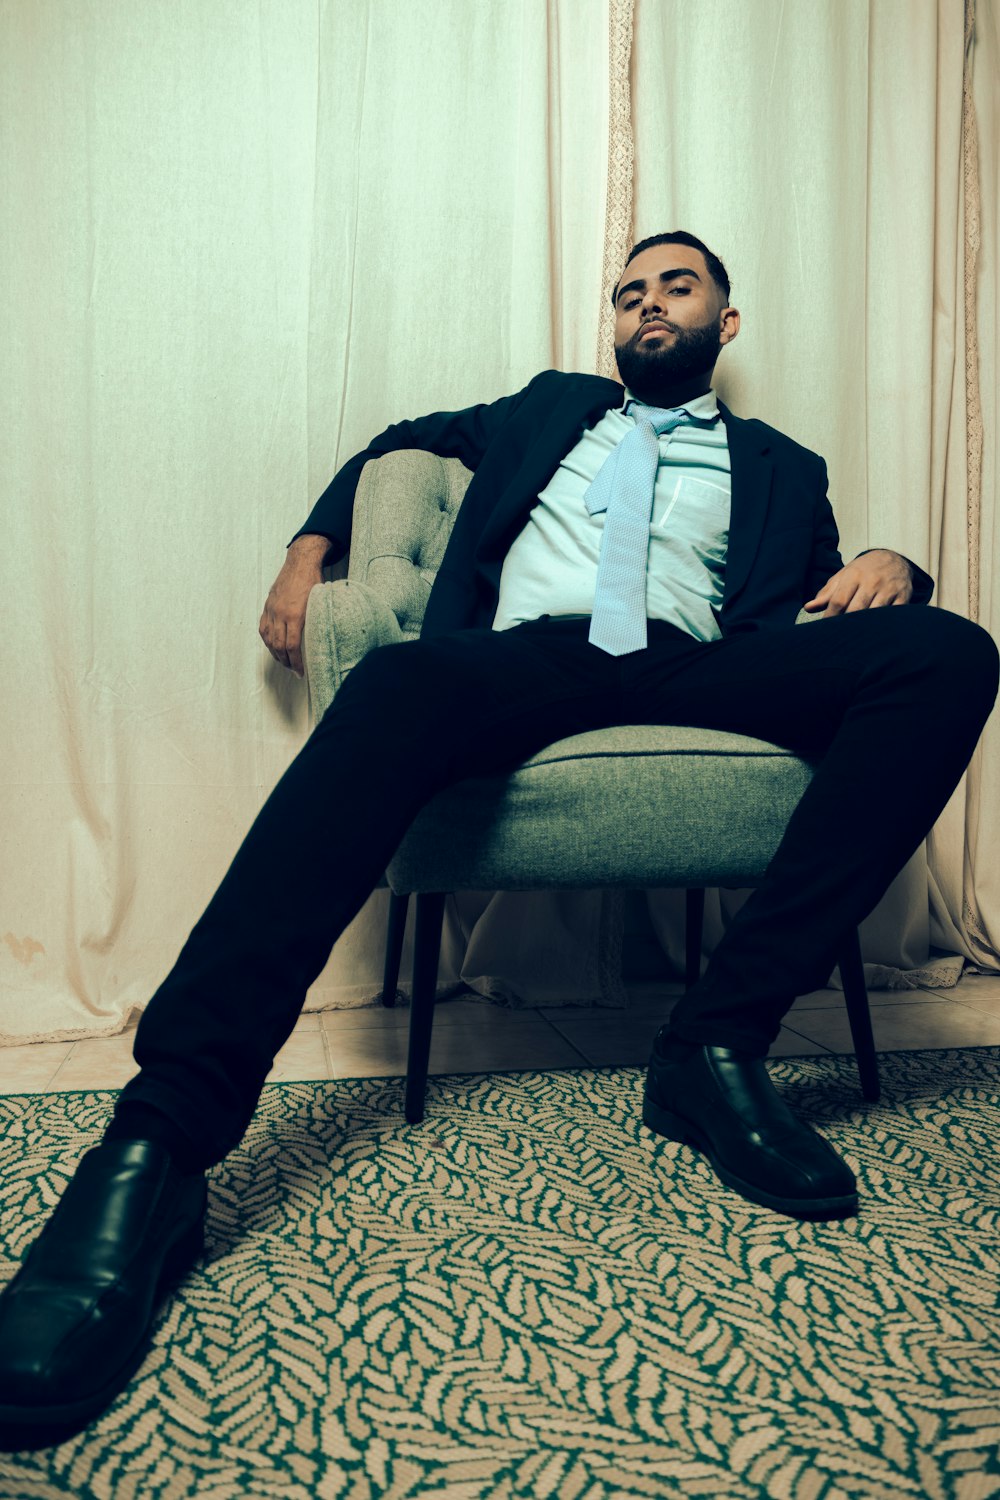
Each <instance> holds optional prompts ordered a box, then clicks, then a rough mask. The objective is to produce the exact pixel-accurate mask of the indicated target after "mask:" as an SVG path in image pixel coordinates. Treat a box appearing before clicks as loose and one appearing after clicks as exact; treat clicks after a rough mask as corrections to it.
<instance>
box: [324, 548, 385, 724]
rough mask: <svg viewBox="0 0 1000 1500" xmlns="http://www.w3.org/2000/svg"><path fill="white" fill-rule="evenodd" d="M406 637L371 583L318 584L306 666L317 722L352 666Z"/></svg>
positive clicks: (336, 581) (336, 582) (338, 580)
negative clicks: (376, 650)
mask: <svg viewBox="0 0 1000 1500" xmlns="http://www.w3.org/2000/svg"><path fill="white" fill-rule="evenodd" d="M403 639H404V636H403V632H402V630H401V628H400V624H399V621H398V620H397V619H396V616H395V614H394V613H393V611H392V610H391V609H390V608H389V605H388V604H387V603H386V602H385V600H384V599H383V598H382V596H381V594H378V593H376V591H375V590H374V589H373V588H369V586H368V584H366V583H351V582H350V581H349V580H348V579H346V578H338V579H337V580H335V582H333V583H318V584H317V585H316V587H315V588H314V589H312V590H311V591H310V594H309V599H308V601H307V603H306V623H305V629H304V631H303V633H302V665H303V667H304V669H305V676H306V684H307V686H308V689H309V712H310V715H311V717H312V721H313V723H314V724H318V723H319V721H320V719H321V718H322V717H323V715H324V714H325V713H326V711H327V709H328V708H329V707H330V704H331V703H332V702H333V699H334V696H335V695H336V693H337V690H338V688H339V687H340V686H341V684H342V683H343V681H344V678H345V677H346V676H347V674H348V672H349V671H350V670H351V668H352V667H356V666H357V664H358V662H359V661H360V660H361V658H362V657H363V656H365V655H366V654H367V653H368V652H369V651H371V650H373V649H374V648H375V647H376V646H385V645H388V644H389V643H390V642H392V641H401V640H403Z"/></svg>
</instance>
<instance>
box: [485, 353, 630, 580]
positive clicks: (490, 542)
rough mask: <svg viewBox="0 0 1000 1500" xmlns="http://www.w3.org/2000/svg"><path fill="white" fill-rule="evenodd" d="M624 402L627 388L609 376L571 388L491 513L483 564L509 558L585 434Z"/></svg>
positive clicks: (595, 377) (548, 414) (552, 410)
mask: <svg viewBox="0 0 1000 1500" xmlns="http://www.w3.org/2000/svg"><path fill="white" fill-rule="evenodd" d="M579 378H580V377H577V379H579ZM624 399H625V388H624V386H621V385H619V384H618V383H617V381H614V380H605V379H604V377H603V376H599V375H592V376H584V377H583V379H582V383H581V384H577V382H576V380H574V381H573V383H572V384H567V388H566V391H565V393H564V394H563V395H562V396H561V397H560V398H559V400H558V401H557V402H556V404H555V406H553V407H551V408H550V409H549V411H548V412H546V414H545V420H544V422H542V423H541V424H540V426H539V427H538V429H537V433H536V435H535V437H534V438H533V439H532V440H531V441H530V442H529V444H528V446H527V448H526V450H525V454H524V458H523V459H522V461H521V464H520V467H519V468H518V470H517V472H516V473H515V474H514V475H513V477H512V478H511V480H510V482H509V483H508V485H507V487H506V489H505V490H504V493H503V495H502V496H501V497H500V501H499V503H498V504H497V505H496V506H495V507H494V509H493V510H492V512H491V513H490V516H489V518H488V520H487V522H486V525H485V526H484V528H483V533H482V537H481V539H480V542H479V546H478V548H477V562H479V563H489V562H490V561H491V560H496V559H501V560H502V559H503V558H504V557H506V555H507V551H508V549H509V547H510V544H511V542H512V541H513V539H514V536H515V535H516V534H517V532H519V531H520V530H521V528H522V526H523V525H524V523H525V521H526V520H527V516H528V511H529V510H530V509H531V507H532V506H533V505H534V504H535V501H536V500H537V498H538V494H539V491H540V490H543V489H544V488H545V486H546V485H547V484H548V482H549V480H550V479H551V478H552V476H553V474H554V473H555V471H556V469H558V467H559V465H560V463H561V462H562V460H563V459H564V458H565V457H566V455H567V453H569V452H570V451H571V449H573V448H574V447H575V446H576V444H577V443H578V442H579V441H580V437H581V435H582V433H583V431H584V428H586V427H590V426H592V425H593V424H594V423H595V422H597V421H599V420H600V418H601V417H603V416H604V413H605V412H606V411H608V410H609V409H610V408H611V407H613V406H616V405H617V406H620V405H621V403H622V401H623V400H624Z"/></svg>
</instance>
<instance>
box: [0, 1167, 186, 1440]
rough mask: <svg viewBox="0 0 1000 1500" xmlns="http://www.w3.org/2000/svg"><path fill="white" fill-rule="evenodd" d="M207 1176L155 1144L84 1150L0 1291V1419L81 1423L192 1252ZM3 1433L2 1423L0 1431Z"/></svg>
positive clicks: (105, 1398) (14, 1424)
mask: <svg viewBox="0 0 1000 1500" xmlns="http://www.w3.org/2000/svg"><path fill="white" fill-rule="evenodd" d="M207 1198H208V1185H207V1182H206V1180H205V1174H204V1172H196V1173H194V1174H192V1175H190V1176H184V1175H182V1174H181V1173H180V1172H179V1171H178V1170H177V1168H176V1167H175V1166H174V1164H173V1161H172V1160H171V1157H170V1153H169V1152H168V1151H167V1149H166V1147H164V1146H161V1145H160V1144H159V1143H158V1142H156V1141H130V1140H118V1141H107V1142H104V1143H102V1144H101V1145H99V1146H95V1147H93V1148H92V1149H91V1150H90V1151H87V1152H86V1153H85V1154H84V1156H83V1157H81V1159H80V1163H79V1165H78V1167H77V1169H76V1172H75V1173H74V1175H73V1177H72V1178H71V1180H70V1182H69V1185H68V1186H67V1188H66V1191H65V1192H64V1193H63V1196H62V1198H61V1199H60V1200H59V1202H58V1203H57V1204H56V1207H55V1210H54V1212H53V1213H52V1215H51V1217H50V1218H49V1220H48V1222H47V1223H46V1225H45V1227H44V1228H43V1229H42V1232H41V1234H40V1235H39V1236H38V1237H37V1239H35V1241H34V1242H33V1243H32V1245H31V1246H30V1248H29V1250H28V1253H27V1255H26V1256H25V1259H24V1262H23V1264H22V1265H21V1267H20V1269H19V1270H18V1272H17V1273H16V1275H15V1276H14V1279H13V1280H12V1281H11V1282H10V1283H9V1284H8V1285H7V1286H6V1287H5V1288H4V1290H3V1292H2V1293H0V1424H3V1425H4V1428H5V1429H13V1430H15V1431H16V1432H18V1433H22V1434H23V1435H24V1437H25V1446H28V1441H27V1439H28V1438H29V1437H30V1436H31V1435H32V1434H34V1433H35V1431H36V1429H40V1428H49V1427H52V1428H59V1427H61V1426H63V1425H69V1426H71V1427H73V1428H79V1427H80V1426H83V1425H84V1424H85V1423H86V1422H87V1421H88V1420H89V1419H90V1418H91V1417H94V1416H96V1415H97V1414H98V1413H99V1412H101V1411H103V1410H104V1408H105V1407H106V1406H108V1405H110V1403H111V1401H112V1400H113V1399H114V1397H115V1396H116V1395H117V1394H118V1392H119V1391H120V1390H121V1389H122V1387H123V1386H124V1385H126V1384H127V1383H128V1381H129V1380H130V1379H131V1377H132V1375H133V1374H134V1373H135V1371H136V1370H137V1369H138V1367H139V1365H140V1364H141V1363H142V1360H143V1358H144V1356H145V1354H146V1349H147V1343H148V1339H149V1334H150V1331H151V1328H152V1324H153V1318H154V1314H155V1312H156V1308H157V1304H158V1303H159V1302H160V1301H161V1300H162V1298H163V1295H164V1293H165V1292H166V1291H168V1290H170V1289H171V1288H172V1287H173V1286H174V1285H175V1284H176V1283H177V1282H178V1281H180V1280H182V1279H183V1277H184V1276H185V1275H186V1274H187V1272H188V1271H189V1270H190V1269H191V1267H192V1265H193V1264H194V1262H195V1261H196V1260H197V1258H198V1256H199V1255H200V1254H201V1252H202V1248H203V1244H204V1226H205V1205H206V1202H207ZM5 1436H8V1437H9V1431H7V1432H5Z"/></svg>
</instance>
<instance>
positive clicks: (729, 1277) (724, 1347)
mask: <svg viewBox="0 0 1000 1500" xmlns="http://www.w3.org/2000/svg"><path fill="white" fill-rule="evenodd" d="M879 1063H880V1070H881V1076H882V1081H883V1095H882V1099H881V1100H880V1101H879V1103H878V1104H877V1105H867V1104H865V1102H864V1101H863V1100H862V1098H861V1095H860V1092H859V1090H858V1082H857V1071H856V1068H855V1064H854V1061H853V1059H852V1058H850V1057H833V1056H823V1057H814V1056H810V1057H804V1058H784V1059H777V1060H774V1061H771V1062H770V1063H769V1064H768V1066H769V1069H770V1072H771V1076H772V1078H773V1079H774V1081H775V1083H776V1084H777V1086H778V1087H779V1088H780V1089H781V1091H782V1093H783V1095H784V1096H785V1098H786V1099H787V1100H788V1102H789V1104H790V1105H791V1106H792V1108H793V1109H795V1110H796V1111H797V1112H798V1113H799V1114H800V1115H801V1116H802V1117H803V1118H805V1119H807V1120H809V1121H810V1122H811V1123H812V1124H814V1125H815V1126H816V1127H817V1128H818V1129H819V1130H820V1131H822V1132H823V1133H824V1134H825V1135H826V1136H827V1137H828V1138H829V1140H830V1141H831V1142H832V1143H833V1144H834V1146H835V1147H836V1148H837V1149H838V1150H839V1151H840V1152H841V1153H842V1155H843V1156H844V1157H845V1158H846V1159H847V1161H848V1162H849V1163H850V1164H851V1166H852V1167H853V1169H854V1171H855V1172H856V1174H857V1177H858V1181H859V1187H860V1194H861V1208H860V1213H859V1215H858V1217H857V1218H851V1219H846V1220H843V1221H841V1222H839V1223H830V1224H821V1223H820V1224H816V1223H803V1222H800V1221H797V1220H793V1219H788V1218H785V1217H783V1216H781V1215H779V1214H777V1213H774V1212H772V1211H771V1210H769V1209H765V1208H756V1207H754V1206H753V1205H751V1204H749V1203H747V1202H746V1201H745V1200H744V1199H742V1198H740V1197H739V1196H738V1195H737V1194H736V1193H734V1192H732V1191H731V1190H730V1189H728V1188H726V1187H724V1186H723V1185H722V1184H721V1183H720V1182H719V1180H718V1179H717V1178H716V1176H715V1174H714V1173H713V1172H712V1170H711V1167H710V1166H709V1165H708V1163H707V1161H705V1160H704V1158H702V1157H701V1156H699V1155H698V1154H697V1153H696V1152H694V1151H693V1150H691V1149H690V1148H688V1147H686V1146H681V1145H678V1144H675V1143H672V1142H668V1141H665V1140H662V1139H661V1138H659V1137H657V1136H654V1135H653V1134H652V1133H650V1132H649V1131H647V1130H646V1129H645V1128H644V1127H643V1125H642V1123H641V1119H640V1112H641V1101H642V1089H643V1077H644V1072H643V1070H642V1069H638V1068H605V1069H601V1068H589V1069H581V1070H574V1071H564V1072H520V1073H504V1074H491V1075H483V1074H475V1075H457V1074H451V1075H448V1076H445V1077H439V1078H432V1079H431V1081H430V1086H429V1089H428V1099H427V1117H426V1119H425V1120H424V1122H423V1123H422V1124H421V1125H419V1126H408V1125H406V1123H405V1121H404V1119H403V1113H402V1088H403V1085H402V1080H401V1079H357V1080H347V1081H336V1082H322V1083H289V1084H271V1085H268V1086H267V1087H265V1089H264V1092H263V1095H262V1097H261V1101H260V1105H259V1108H258V1111H257V1114H256V1116H255V1118H254V1121H253V1123H252V1125H251V1127H250V1130H249V1131H248V1133H247V1135H246V1137H245V1138H244V1140H243V1142H242V1144H241V1145H240V1147H239V1148H238V1149H237V1150H236V1151H234V1152H233V1153H232V1154H231V1155H230V1156H229V1157H227V1158H226V1160H225V1161H224V1162H223V1163H221V1164H220V1165H219V1166H217V1167H215V1168H214V1169H213V1171H212V1172H211V1174H210V1177H209V1184H210V1186H209V1209H208V1213H209V1217H208V1245H207V1255H206V1263H204V1264H200V1265H199V1266H198V1267H197V1268H196V1270H195V1271H194V1272H193V1273H192V1275H191V1276H190V1277H189V1278H188V1280H187V1281H186V1282H185V1283H184V1284H183V1285H182V1286H181V1288H180V1289H179V1290H178V1292H177V1293H175V1295H174V1296H173V1297H172V1298H171V1299H170V1300H169V1302H167V1303H166V1304H164V1306H163V1307H162V1309H161V1311H160V1313H159V1315H158V1318H157V1323H156V1328H155V1334H154V1338H153V1342H152V1345H151V1348H150V1351H149V1353H148V1355H147V1357H146V1360H145V1362H144V1364H143V1365H142V1367H141V1369H140V1370H139V1372H138V1374H137V1375H136V1376H135V1378H134V1379H133V1381H132V1383H131V1384H130V1385H129V1386H128V1387H127V1388H126V1390H125V1391H123V1392H122V1393H121V1395H120V1396H119V1397H118V1398H117V1399H116V1401H115V1402H114V1403H113V1404H112V1406H111V1407H109V1408H108V1410H107V1411H106V1412H105V1413H104V1414H103V1415H102V1416H100V1417H99V1418H97V1419H96V1420H95V1421H94V1422H93V1423H92V1424H91V1425H90V1427H88V1428H87V1429H86V1430H85V1431H84V1432H81V1433H79V1434H78V1435H77V1436H75V1437H73V1438H71V1439H69V1440H66V1441H63V1442H62V1443H61V1444H60V1445H58V1446H55V1447H48V1448H39V1449H36V1450H34V1451H30V1450H27V1449H20V1450H14V1451H5V1452H0V1496H3V1497H5V1500H8V1497H16V1500H48V1497H50V1496H52V1497H55V1496H64V1495H71V1496H74V1497H77V1500H182V1497H191V1500H195V1497H197V1500H234V1497H240V1496H251V1497H254V1500H270V1497H272V1496H274V1497H282V1500H316V1497H318V1500H341V1497H343V1500H404V1497H411V1496H414V1497H415V1496H421V1497H428V1496H440V1497H454V1500H501V1497H507V1496H524V1497H530V1500H543V1497H550V1496H551V1497H553V1500H621V1497H626V1496H657V1497H659V1496H664V1497H678V1500H690V1497H701V1496H709V1497H724V1500H743V1497H747V1500H750V1497H754V1500H757V1497H766V1500H855V1497H862V1496H863V1497H873V1500H884V1497H889V1496H911V1497H913V1500H951V1497H955V1500H988V1497H991V1496H994V1495H1000V1456H998V1452H1000V1450H998V1443H1000V1307H998V1299H1000V1167H998V1158H997V1141H998V1125H1000V1107H998V1105H1000V1083H998V1064H1000V1049H997V1048H988V1047H978V1048H970V1049H962V1050H953V1051H943V1052H942V1051H935V1052H897V1053H883V1054H882V1055H881V1056H880V1059H879ZM114 1099H115V1094H114V1092H113V1091H110V1090H103V1091H100V1092H94V1093H77V1094H41V1095H11V1096H6V1097H3V1098H0V1114H2V1120H3V1137H2V1147H0V1161H2V1168H3V1172H2V1185H0V1281H3V1282H6V1280H7V1279H9V1277H10V1276H11V1275H13V1273H14V1271H15V1270H16V1268H17V1265H18V1264H19V1262H20V1259H21V1256H22V1253H23V1251H24V1250H25V1249H26V1247H27V1245H28V1244H29V1242H30V1241H31V1240H32V1239H34V1237H35V1235H36V1234H37V1233H38V1231H39V1229H40V1228H41V1226H42V1223H43V1222H44V1220H45V1218H46V1217H47V1216H48V1214H49V1212H50V1210H51V1208H52V1206H53V1205H54V1204H55V1202H56V1201H57V1199H58V1197H59V1196H60V1194H61V1192H62V1190H63V1188H64V1186H65V1184H66V1182H67V1181H68V1179H69V1177H70V1176H71V1174H72V1172H73V1170H74V1168H75V1166H76V1163H77V1162H78V1160H79V1158H80V1156H81V1155H82V1153H83V1152H84V1151H85V1150H86V1149H87V1148H88V1147H89V1146H92V1145H95V1144H96V1143H97V1142H98V1141H99V1140H100V1138H101V1135H102V1133H103V1130H104V1127H105V1125H106V1123H107V1121H108V1119H109V1118H110V1114H111V1110H112V1107H113V1103H114Z"/></svg>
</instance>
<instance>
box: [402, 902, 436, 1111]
mask: <svg viewBox="0 0 1000 1500" xmlns="http://www.w3.org/2000/svg"><path fill="white" fill-rule="evenodd" d="M444 897H445V893H444V892H443V891H421V892H420V893H419V894H418V896H417V920H416V928H415V931H414V934H413V999H412V1000H411V1001H410V1040H409V1048H408V1051H407V1057H406V1098H405V1104H404V1112H405V1114H406V1119H407V1123H408V1124H410V1125H419V1124H420V1121H421V1120H422V1119H423V1118H424V1098H425V1096H426V1094H427V1069H428V1065H429V1063H430V1056H431V1027H432V1026H433V1024H434V992H435V989H436V988H437V973H438V959H439V956H440V953H441V925H442V922H443V920H444Z"/></svg>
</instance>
